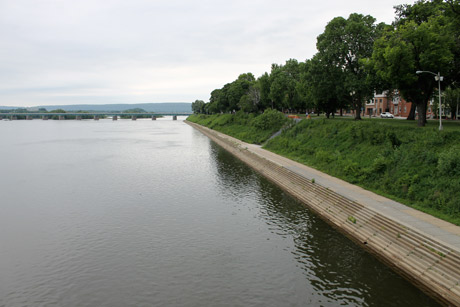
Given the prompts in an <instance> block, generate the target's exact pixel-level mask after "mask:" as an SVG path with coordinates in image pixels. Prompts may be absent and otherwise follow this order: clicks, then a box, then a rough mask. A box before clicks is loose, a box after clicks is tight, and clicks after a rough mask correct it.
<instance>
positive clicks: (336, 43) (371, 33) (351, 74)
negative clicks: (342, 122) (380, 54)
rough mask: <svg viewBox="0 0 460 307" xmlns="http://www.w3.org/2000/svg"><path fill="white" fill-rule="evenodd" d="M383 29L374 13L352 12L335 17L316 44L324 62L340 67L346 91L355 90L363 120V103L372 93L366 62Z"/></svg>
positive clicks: (357, 111) (357, 109)
mask: <svg viewBox="0 0 460 307" xmlns="http://www.w3.org/2000/svg"><path fill="white" fill-rule="evenodd" d="M382 28H383V24H380V25H376V24H375V18H373V17H372V16H369V15H366V16H364V15H361V14H351V15H350V16H349V17H348V19H344V18H343V17H336V18H334V19H332V20H331V21H330V22H329V23H328V24H327V26H326V29H325V31H324V33H322V34H321V35H319V36H318V40H317V44H316V46H317V49H318V51H319V57H320V59H321V61H322V62H323V65H326V66H329V67H336V68H338V69H340V70H341V72H342V74H343V77H342V78H341V79H342V80H343V82H344V90H345V92H346V93H353V94H352V98H353V99H352V100H351V101H352V105H353V109H354V110H355V119H361V108H362V103H363V101H364V100H366V99H367V98H370V97H371V96H372V94H373V89H372V86H371V84H370V83H369V79H368V78H367V74H368V71H367V70H366V69H365V63H364V62H363V61H364V60H365V59H366V58H369V57H371V55H372V48H373V44H374V41H375V40H376V38H377V37H378V36H379V33H380V31H381V29H382Z"/></svg>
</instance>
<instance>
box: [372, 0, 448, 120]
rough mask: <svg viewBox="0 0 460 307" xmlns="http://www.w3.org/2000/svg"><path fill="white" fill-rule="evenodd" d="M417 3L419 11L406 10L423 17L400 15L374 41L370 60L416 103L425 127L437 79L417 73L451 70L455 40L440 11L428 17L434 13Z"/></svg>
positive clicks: (419, 118)
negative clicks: (424, 9)
mask: <svg viewBox="0 0 460 307" xmlns="http://www.w3.org/2000/svg"><path fill="white" fill-rule="evenodd" d="M421 3H422V2H417V3H416V5H414V6H417V5H418V6H421ZM418 6H417V8H418V10H415V9H414V8H413V7H412V6H407V8H408V9H407V11H408V12H409V11H412V12H413V11H417V12H419V11H422V12H424V14H423V16H419V15H417V16H412V17H410V18H407V17H406V15H405V14H400V16H402V17H399V18H398V19H397V22H395V23H394V25H393V26H392V27H390V28H387V29H386V31H385V32H384V34H383V35H382V36H381V37H380V38H379V39H378V40H377V41H376V42H375V45H374V52H373V55H372V61H371V62H372V65H373V66H374V69H375V71H376V72H377V74H378V75H379V77H381V78H382V79H383V80H386V81H387V82H389V83H391V84H392V87H393V88H396V89H398V90H399V91H400V93H401V96H402V97H403V98H404V99H405V100H407V101H410V102H412V103H414V104H415V106H416V108H417V111H418V125H419V126H425V124H426V110H427V103H428V101H429V99H430V98H431V97H432V95H433V91H434V89H435V88H436V86H437V82H436V81H435V79H434V78H433V76H432V75H430V74H420V75H416V74H415V72H416V71H432V72H433V71H434V72H442V73H443V74H445V73H447V72H448V71H450V68H449V66H450V65H452V62H453V53H452V50H453V47H454V41H453V38H452V36H451V33H452V32H451V23H449V21H448V20H447V19H446V18H445V16H443V14H442V13H441V12H440V11H438V14H434V15H432V16H431V17H426V16H425V14H432V13H426V12H425V11H423V10H421V9H420V7H418ZM430 9H431V6H430ZM407 14H409V13H407ZM419 14H420V15H422V14H421V13H419ZM416 17H417V18H416ZM404 18H406V19H404ZM416 20H417V21H416ZM418 20H422V21H418ZM418 22H419V23H418Z"/></svg>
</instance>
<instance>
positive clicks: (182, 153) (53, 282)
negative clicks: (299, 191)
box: [0, 118, 437, 307]
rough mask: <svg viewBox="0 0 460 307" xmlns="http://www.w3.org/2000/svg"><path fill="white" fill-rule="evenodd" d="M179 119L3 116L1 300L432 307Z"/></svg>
mask: <svg viewBox="0 0 460 307" xmlns="http://www.w3.org/2000/svg"><path fill="white" fill-rule="evenodd" d="M181 119H183V118H179V120H178V121H172V120H171V118H163V119H158V120H157V121H152V120H137V121H131V120H118V121H111V120H99V121H93V120H83V121H72V120H68V121H52V120H48V121H42V120H33V121H0V135H1V143H0V161H1V164H0V165H1V167H0V174H1V175H0V306H2V307H3V306H4V307H10V306H111V307H113V306H337V305H349V306H437V304H436V303H435V302H434V301H432V300H431V299H430V298H429V297H427V296H426V295H424V294H423V293H422V292H420V291H419V290H418V289H417V288H415V287H414V286H412V285H411V284H410V283H408V282H407V281H405V280H404V279H403V278H402V277H400V276H398V275H397V274H395V273H394V272H393V271H392V270H391V269H389V268H387V267H386V266H384V265H383V264H381V263H380V262H379V261H377V260H376V259H374V258H373V257H372V256H370V255H369V254H368V253H366V252H365V251H363V250H361V249H360V248H359V247H358V246H357V245H355V244H354V243H353V242H351V241H350V240H348V239H347V238H345V237H344V236H343V235H341V234H340V233H338V232H337V231H335V230H334V229H332V228H331V227H329V226H328V225H327V224H326V223H324V222H323V221H322V220H321V219H319V218H318V217H317V216H315V215H314V214H313V213H311V212H310V211H309V210H308V209H307V208H305V207H304V206H303V205H302V204H301V203H299V202H297V201H296V200H294V199H293V198H291V197H289V196H288V195H286V194H285V193H284V192H283V191H282V190H280V189H279V188H278V187H276V186H274V185H273V184H271V183H270V182H269V181H267V180H266V179H265V178H263V177H261V176H260V175H258V174H257V173H255V172H254V171H252V170H251V169H249V168H248V167H247V166H246V165H245V164H243V163H241V162H240V161H239V160H237V159H235V158H234V157H233V156H231V155H230V154H229V153H227V152H225V151H224V150H223V149H221V148H220V147H218V146H217V145H216V144H214V143H213V142H211V141H210V140H209V139H208V138H207V137H205V136H204V135H202V134H201V133H200V132H198V131H196V130H194V129H193V128H192V127H190V126H188V125H186V124H185V123H184V122H183V121H182V120H181Z"/></svg>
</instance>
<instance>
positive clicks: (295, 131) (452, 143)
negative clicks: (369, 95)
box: [189, 111, 460, 225]
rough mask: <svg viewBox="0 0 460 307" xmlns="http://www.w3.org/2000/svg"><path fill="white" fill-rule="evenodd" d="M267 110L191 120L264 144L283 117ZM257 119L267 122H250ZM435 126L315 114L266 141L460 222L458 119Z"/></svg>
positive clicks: (287, 154)
mask: <svg viewBox="0 0 460 307" xmlns="http://www.w3.org/2000/svg"><path fill="white" fill-rule="evenodd" d="M270 112H275V111H270ZM268 117H273V118H275V117H276V116H275V115H274V114H270V116H268V115H265V119H264V117H263V116H262V115H259V116H255V115H247V114H236V115H232V114H224V115H212V116H192V117H191V119H192V120H191V121H195V122H198V123H200V124H202V125H204V126H208V127H210V128H213V129H215V130H218V131H220V132H223V133H226V134H229V135H232V136H234V137H236V138H239V139H241V140H243V141H246V142H250V143H257V144H261V143H263V142H265V141H266V140H268V139H269V137H270V135H272V134H273V133H274V132H276V131H278V130H279V129H280V128H281V127H282V126H286V124H287V123H288V121H287V119H286V121H285V120H281V119H280V118H279V117H276V118H278V119H277V120H273V121H268V120H267V118H268ZM304 117H305V116H304ZM256 118H259V119H258V121H259V122H265V123H266V124H267V125H261V124H260V123H259V124H255V123H256V122H257V121H256V122H254V121H255V119H256ZM197 119H198V120H197ZM189 120H190V118H189ZM268 123H269V124H268ZM438 125H439V122H438V121H434V120H433V121H431V120H429V121H428V124H427V126H426V127H421V128H420V127H417V123H416V122H414V121H407V120H399V119H380V118H372V119H369V118H363V120H361V121H355V120H353V119H352V118H351V117H336V118H335V119H325V118H324V117H322V116H319V117H318V116H316V115H314V116H313V117H312V119H311V120H302V121H301V122H300V123H298V124H295V125H293V124H291V126H289V127H288V128H287V129H285V130H284V131H283V133H281V135H279V136H277V137H275V138H273V139H270V140H269V141H268V142H266V144H265V145H264V148H266V149H268V150H270V151H273V152H275V153H277V154H280V155H283V156H285V157H288V158H290V159H292V160H295V161H298V162H301V163H303V164H306V165H308V166H311V167H314V168H316V169H318V170H320V171H322V172H325V173H328V174H330V175H332V176H335V177H338V178H341V179H343V180H346V181H348V182H350V183H353V184H356V185H359V186H361V187H363V188H365V189H368V190H371V191H373V192H376V193H378V194H380V195H383V196H386V197H388V198H391V199H394V200H396V201H398V202H401V203H404V204H406V205H408V206H411V207H413V208H415V209H418V210H421V211H424V212H426V213H428V214H431V215H433V216H437V217H439V218H441V219H444V220H446V221H449V222H451V223H454V224H456V225H460V122H459V121H451V120H444V121H443V126H444V130H443V131H438ZM262 127H263V129H262Z"/></svg>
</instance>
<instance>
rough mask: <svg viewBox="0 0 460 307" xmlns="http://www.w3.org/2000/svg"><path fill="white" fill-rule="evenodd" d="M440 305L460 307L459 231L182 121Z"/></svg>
mask: <svg viewBox="0 0 460 307" xmlns="http://www.w3.org/2000/svg"><path fill="white" fill-rule="evenodd" d="M184 122H185V123H187V124H188V125H190V126H192V127H194V128H195V129H197V130H199V131H201V132H202V133H203V134H205V135H206V136H208V137H209V138H210V139H211V140H212V141H214V142H215V143H217V144H218V145H220V146H221V147H223V148H224V149H225V150H227V151H229V152H230V153H232V154H233V155H234V156H236V157H237V158H239V159H240V160H241V161H243V162H244V163H246V164H247V165H249V166H250V167H251V168H253V169H254V170H256V171H257V172H258V173H260V174H261V175H263V176H264V177H266V178H267V179H269V180H270V181H272V182H273V183H275V184H276V185H278V186H279V187H281V188H282V189H283V190H284V191H286V192H287V193H289V194H290V195H291V196H293V197H294V198H296V199H298V200H299V201H301V202H302V203H303V204H304V205H305V206H307V207H308V208H309V209H311V210H312V211H314V212H315V213H316V214H318V215H319V216H320V217H321V218H322V219H323V220H325V221H326V222H327V223H328V224H330V225H331V226H332V227H334V228H335V229H337V230H339V231H340V232H342V233H343V234H345V235H346V236H347V237H348V238H350V239H351V240H353V241H354V242H355V243H356V244H358V245H359V246H361V247H362V248H364V249H365V250H367V251H368V252H370V253H371V254H373V255H374V256H375V257H377V258H378V259H379V260H381V261H382V262H384V263H385V264H386V265H388V266H389V267H391V268H392V269H393V270H395V271H396V272H397V273H399V274H400V275H402V276H403V277H405V278H406V279H408V280H409V281H410V282H411V283H413V284H414V285H416V286H417V287H419V288H420V289H421V290H422V291H424V292H426V293H427V294H429V295H430V296H432V297H434V298H435V299H436V300H438V301H439V302H440V303H442V304H444V305H454V306H460V285H459V283H460V227H459V226H455V225H453V224H450V223H448V222H445V221H442V220H439V219H437V218H435V217H432V216H430V215H428V214H425V213H423V212H420V211H417V210H415V209H412V208H409V207H406V206H404V205H402V204H399V203H397V202H394V201H392V200H389V199H386V198H384V197H382V196H380V195H377V194H374V193H372V192H369V191H366V190H364V189H362V188H360V187H357V186H354V185H351V184H349V183H346V182H344V181H342V180H340V179H337V178H334V177H332V176H329V175H326V174H324V173H321V172H319V171H317V170H315V169H312V168H309V167H307V166H305V165H302V164H299V163H297V162H294V161H292V160H289V159H287V158H284V157H281V156H278V155H276V154H274V153H272V152H269V151H267V150H264V149H262V148H261V147H260V146H257V145H252V144H247V143H244V142H242V141H240V140H237V139H235V138H233V137H230V136H228V135H225V134H222V133H220V132H217V131H214V130H211V129H209V128H206V127H203V126H201V125H198V124H195V123H191V122H189V121H184Z"/></svg>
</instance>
